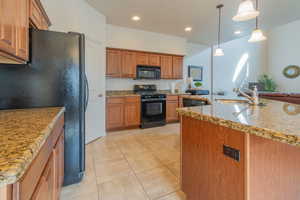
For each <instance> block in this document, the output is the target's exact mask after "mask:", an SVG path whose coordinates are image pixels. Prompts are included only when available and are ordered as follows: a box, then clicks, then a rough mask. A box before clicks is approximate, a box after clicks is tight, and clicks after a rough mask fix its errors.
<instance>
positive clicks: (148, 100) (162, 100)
mask: <svg viewBox="0 0 300 200" xmlns="http://www.w3.org/2000/svg"><path fill="white" fill-rule="evenodd" d="M159 101H161V102H164V101H166V99H142V102H159Z"/></svg>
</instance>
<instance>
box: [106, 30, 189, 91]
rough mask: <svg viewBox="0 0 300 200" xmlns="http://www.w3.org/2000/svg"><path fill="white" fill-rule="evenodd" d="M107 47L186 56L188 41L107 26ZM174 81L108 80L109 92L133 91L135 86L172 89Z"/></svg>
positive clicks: (107, 87)
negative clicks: (142, 85) (146, 85)
mask: <svg viewBox="0 0 300 200" xmlns="http://www.w3.org/2000/svg"><path fill="white" fill-rule="evenodd" d="M106 30H107V33H106V38H107V40H106V46H107V47H113V48H122V49H132V50H141V51H150V52H159V53H170V54H178V55H185V54H186V39H185V38H181V37H176V36H171V35H165V34H160V33H153V32H148V31H142V30H136V29H130V28H125V27H120V26H114V25H107V27H106ZM172 82H174V80H159V81H137V80H132V79H117V78H107V79H106V89H107V90H132V89H133V85H134V84H156V85H157V86H158V88H159V89H161V90H166V89H170V84H171V83H172Z"/></svg>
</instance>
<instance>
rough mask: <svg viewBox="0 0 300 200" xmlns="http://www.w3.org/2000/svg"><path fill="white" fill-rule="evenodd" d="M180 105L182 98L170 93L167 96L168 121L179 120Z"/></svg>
mask: <svg viewBox="0 0 300 200" xmlns="http://www.w3.org/2000/svg"><path fill="white" fill-rule="evenodd" d="M179 107H180V98H179V96H177V95H168V96H167V114H166V118H167V119H166V120H167V122H168V123H170V122H177V121H178V120H179V116H178V114H177V111H176V109H177V108H179Z"/></svg>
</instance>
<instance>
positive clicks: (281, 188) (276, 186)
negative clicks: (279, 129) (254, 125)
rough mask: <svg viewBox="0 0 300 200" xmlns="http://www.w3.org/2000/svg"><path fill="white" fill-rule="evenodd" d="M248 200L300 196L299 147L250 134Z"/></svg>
mask: <svg viewBox="0 0 300 200" xmlns="http://www.w3.org/2000/svg"><path fill="white" fill-rule="evenodd" d="M249 167H250V169H249V173H250V174H249V183H250V185H249V189H250V191H249V195H250V199H249V200H266V199H268V200H283V199H288V200H299V199H300V148H299V147H295V146H291V145H288V144H284V143H281V142H276V141H272V140H270V139H265V138H262V137H258V136H255V135H251V136H250V160H249Z"/></svg>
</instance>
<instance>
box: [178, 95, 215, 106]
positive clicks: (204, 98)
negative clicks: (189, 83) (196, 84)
mask: <svg viewBox="0 0 300 200" xmlns="http://www.w3.org/2000/svg"><path fill="white" fill-rule="evenodd" d="M181 97H182V98H183V99H192V100H199V101H207V102H208V104H210V103H211V102H210V96H209V95H187V94H185V95H181Z"/></svg>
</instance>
